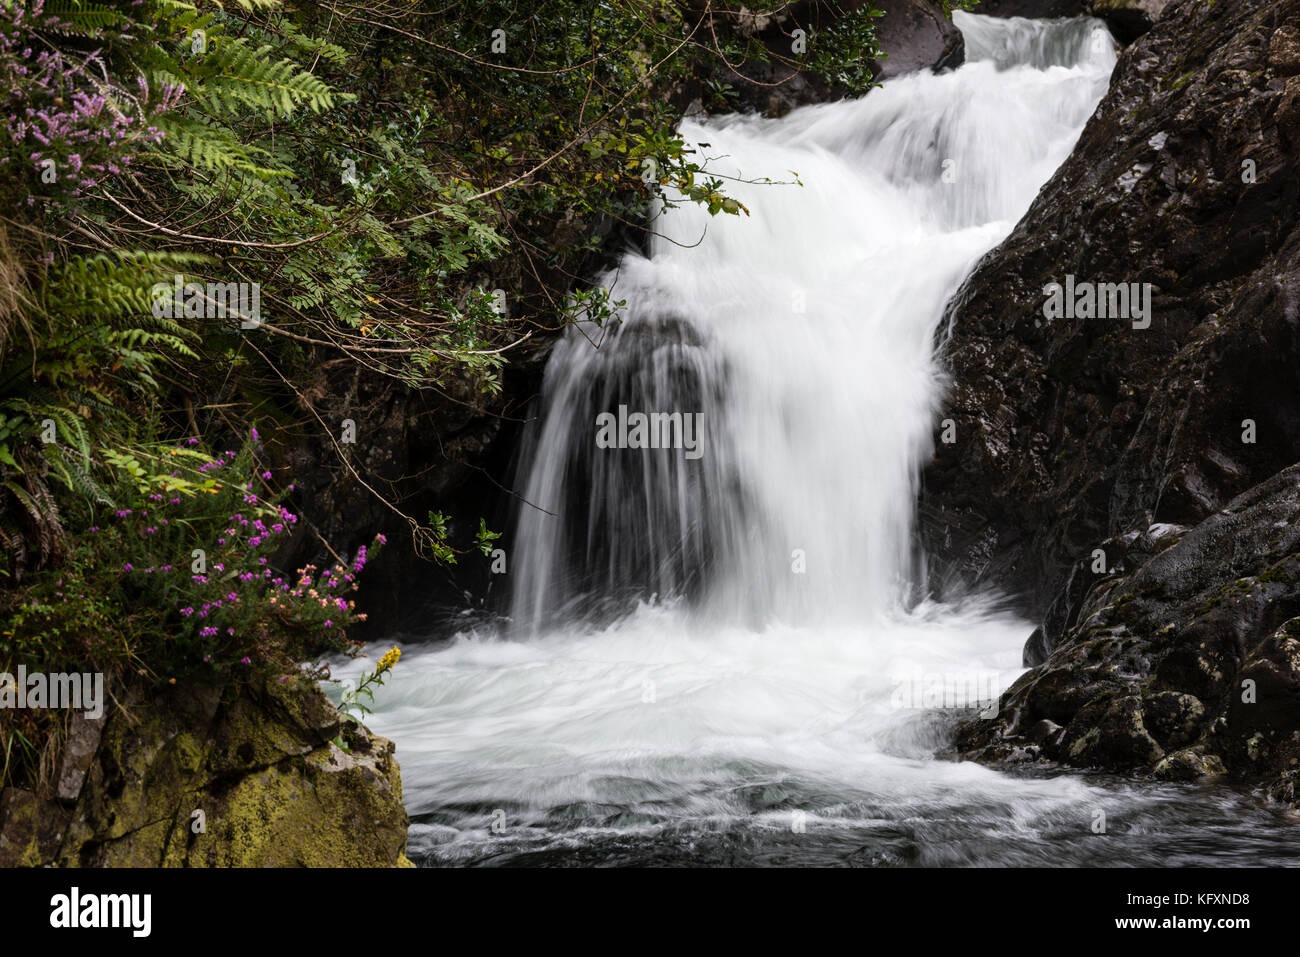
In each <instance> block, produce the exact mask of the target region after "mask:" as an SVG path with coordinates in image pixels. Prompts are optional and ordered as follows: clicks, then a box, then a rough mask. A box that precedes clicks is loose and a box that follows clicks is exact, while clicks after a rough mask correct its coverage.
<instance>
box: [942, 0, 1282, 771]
mask: <svg viewBox="0 0 1300 957" xmlns="http://www.w3.org/2000/svg"><path fill="white" fill-rule="evenodd" d="M1098 5H1099V4H1097V3H1094V4H1093V6H1094V7H1097V6H1098ZM1111 6H1115V4H1111ZM1131 6H1135V7H1136V6H1145V7H1147V8H1148V13H1149V14H1150V15H1151V19H1153V20H1154V25H1153V26H1152V27H1151V29H1150V30H1149V32H1147V33H1145V34H1144V35H1142V36H1141V37H1140V38H1139V39H1137V40H1136V41H1135V42H1134V43H1133V44H1132V45H1131V46H1129V47H1127V48H1126V49H1125V50H1124V51H1123V53H1122V55H1121V57H1120V61H1119V64H1118V66H1117V68H1116V71H1115V74H1114V77H1113V80H1112V84H1111V89H1110V92H1109V93H1108V95H1107V97H1106V98H1105V100H1104V101H1103V102H1102V104H1101V105H1100V106H1099V108H1098V110H1097V112H1096V114H1095V116H1094V117H1093V119H1092V121H1091V122H1090V123H1089V125H1088V127H1087V128H1086V129H1085V131H1084V133H1083V135H1082V137H1081V138H1080V141H1079V143H1078V145H1077V147H1076V149H1075V150H1074V152H1073V154H1072V156H1071V157H1070V159H1069V160H1068V161H1067V162H1066V163H1065V165H1064V166H1063V167H1062V168H1061V170H1060V171H1059V172H1058V173H1057V175H1056V176H1055V177H1054V178H1053V179H1052V181H1051V182H1050V183H1048V185H1047V186H1045V187H1044V188H1043V190H1042V191H1041V192H1040V194H1039V196H1038V198H1037V200H1036V201H1035V203H1034V204H1033V206H1032V208H1031V209H1030V211H1029V212H1028V213H1027V214H1026V216H1025V217H1024V219H1023V220H1022V221H1021V223H1020V224H1019V225H1018V226H1017V227H1016V229H1015V231H1014V232H1013V233H1012V235H1011V236H1010V238H1009V239H1008V240H1007V242H1006V243H1005V244H1003V245H1002V246H1001V247H1000V248H999V249H997V250H995V251H994V252H993V253H991V254H990V255H989V256H988V257H987V258H986V259H985V261H984V262H983V263H981V265H980V267H979V268H978V269H977V271H976V273H975V274H974V275H973V276H972V277H971V279H970V281H969V282H968V283H967V284H966V285H965V287H964V288H963V290H962V291H961V292H960V293H959V295H958V296H957V297H956V299H955V300H954V303H953V306H952V309H953V313H952V316H951V318H952V321H953V325H952V338H951V341H950V342H949V343H948V346H947V354H948V357H949V362H950V366H951V369H952V375H953V388H952V390H951V394H950V396H949V399H948V408H947V411H946V412H945V413H944V416H945V417H948V418H951V419H953V420H954V421H955V423H956V426H957V435H958V440H957V442H956V443H954V444H950V445H943V444H939V445H938V446H937V447H938V453H937V456H936V459H935V461H934V463H933V464H932V466H931V467H930V468H929V469H928V471H927V473H926V475H925V492H924V497H923V509H922V515H923V521H924V523H925V535H926V538H927V544H928V547H929V549H930V551H931V553H932V554H934V555H936V556H938V557H939V559H940V561H939V564H940V568H941V571H940V574H939V575H938V581H939V583H940V587H941V588H942V589H957V588H960V587H965V586H969V585H971V584H973V583H981V582H982V583H992V584H995V585H997V586H999V587H1001V588H1003V589H1005V590H1008V591H1010V592H1012V593H1014V594H1016V595H1017V596H1018V599H1019V601H1020V605H1021V607H1022V608H1023V609H1024V610H1025V611H1026V612H1028V613H1031V614H1033V615H1036V616H1038V617H1039V620H1040V622H1041V627H1040V628H1039V630H1038V631H1036V632H1035V634H1034V635H1033V636H1032V638H1031V640H1030V642H1029V645H1028V646H1027V648H1026V658H1027V663H1029V664H1036V665H1038V667H1037V668H1036V669H1035V670H1034V671H1033V672H1031V673H1030V674H1029V675H1027V676H1026V678H1025V679H1023V680H1022V681H1021V682H1019V683H1018V684H1017V686H1016V687H1015V688H1013V689H1012V690H1011V691H1010V692H1008V694H1007V696H1006V698H1005V701H1004V708H1003V711H1002V714H1001V716H1000V717H999V718H997V719H995V720H994V721H991V722H981V723H979V724H977V725H975V726H971V727H968V729H967V732H966V734H965V735H964V736H963V739H962V747H963V748H964V749H965V750H966V751H967V753H969V754H971V755H975V756H980V757H986V758H1005V757H1007V756H1009V755H1012V754H1015V755H1018V756H1038V755H1042V756H1046V757H1052V758H1057V759H1060V760H1066V761H1069V762H1071V763H1078V764H1094V765H1102V766H1108V767H1156V766H1161V764H1162V762H1165V760H1166V759H1167V758H1168V759H1169V760H1170V761H1172V762H1173V764H1165V765H1164V769H1163V771H1162V773H1168V774H1174V773H1179V772H1176V771H1175V770H1173V769H1174V768H1175V767H1177V768H1184V767H1190V766H1192V765H1195V764H1196V761H1194V760H1193V758H1192V757H1189V755H1188V754H1183V753H1182V752H1183V751H1184V750H1186V749H1187V748H1192V749H1193V752H1192V753H1194V754H1196V755H1200V756H1201V757H1200V758H1198V759H1196V760H1197V761H1200V762H1201V764H1200V765H1199V766H1202V767H1210V768H1211V769H1213V768H1216V767H1218V766H1219V765H1220V764H1222V765H1223V766H1225V767H1226V768H1227V769H1228V770H1229V771H1232V772H1234V773H1237V774H1239V775H1241V776H1243V777H1252V776H1254V777H1258V776H1264V777H1270V778H1271V779H1272V780H1274V781H1275V783H1276V782H1279V781H1281V780H1282V778H1283V777H1285V776H1286V775H1290V774H1293V771H1291V770H1290V768H1291V767H1292V765H1293V764H1294V763H1295V757H1294V755H1295V753H1296V745H1297V744H1300V698H1298V697H1297V694H1300V659H1298V658H1297V656H1296V654H1295V650H1294V647H1293V646H1294V645H1295V638H1294V635H1295V633H1296V630H1297V628H1296V626H1297V623H1296V622H1295V621H1292V620H1291V619H1293V618H1294V617H1295V616H1296V615H1300V579H1298V578H1297V577H1296V574H1295V572H1296V567H1295V566H1296V563H1297V556H1296V543H1295V541H1294V539H1293V537H1292V535H1291V532H1292V526H1293V525H1294V523H1295V521H1296V518H1297V516H1296V514H1295V512H1294V509H1293V505H1294V502H1295V495H1296V487H1297V484H1298V483H1300V473H1297V471H1296V470H1295V469H1291V468H1289V466H1291V465H1293V464H1294V463H1296V462H1297V461H1300V385H1298V384H1297V379H1296V376H1295V368H1296V358H1297V355H1298V354H1300V353H1298V348H1300V341H1298V337H1300V309H1298V306H1300V233H1298V232H1297V220H1298V217H1297V213H1298V212H1300V209H1298V208H1297V206H1298V204H1300V188H1298V187H1297V181H1296V161H1295V156H1296V147H1297V145H1300V0H1272V2H1264V3H1253V4H1222V3H1217V4H1206V3H1201V2H1197V0H1170V2H1168V3H1164V4H1157V5H1152V4H1132V5H1131ZM1155 6H1159V7H1160V9H1159V10H1156V9H1155ZM1067 277H1073V279H1074V281H1077V282H1084V281H1087V282H1093V283H1137V284H1149V285H1150V289H1151V292H1152V303H1153V308H1152V319H1151V322H1150V326H1149V327H1148V328H1139V327H1137V326H1140V323H1138V322H1130V321H1125V320H1122V319H1115V318H1111V319H1098V318H1089V319H1064V318H1057V319H1050V320H1049V319H1047V318H1046V317H1045V315H1044V301H1045V299H1046V296H1045V294H1044V287H1045V286H1047V284H1049V283H1053V282H1055V283H1061V284H1065V283H1067V281H1068V280H1067ZM1264 672H1267V673H1268V675H1269V678H1268V679H1267V680H1262V679H1261V678H1260V675H1262V674H1263V673H1264ZM1252 682H1253V683H1252ZM1266 687H1267V689H1268V690H1267V691H1265V690H1264V689H1265V688H1266ZM1252 695H1253V696H1254V700H1253V701H1252V702H1251V703H1249V704H1248V703H1246V702H1245V701H1244V700H1243V696H1244V697H1251V696H1252ZM1169 696H1174V697H1169ZM1243 707H1244V708H1245V709H1246V710H1244V711H1243V710H1242V709H1243ZM1169 709H1173V710H1174V712H1176V714H1177V715H1178V717H1177V718H1176V719H1175V718H1168V720H1166V717H1167V714H1166V712H1168V711H1169ZM1162 716H1164V717H1162ZM1043 722H1046V723H1043ZM1173 755H1179V756H1178V757H1177V758H1174V757H1173ZM1207 755H1208V756H1209V757H1208V758H1207V757H1206V756H1207ZM1211 758H1212V760H1211ZM1206 762H1208V764H1207V763H1206ZM1277 786H1278V787H1279V788H1282V789H1283V790H1286V788H1287V787H1289V785H1286V786H1284V785H1282V784H1278V785H1277ZM1287 793H1290V792H1289V791H1287Z"/></svg>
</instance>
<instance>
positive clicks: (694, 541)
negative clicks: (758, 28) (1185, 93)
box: [370, 14, 1134, 863]
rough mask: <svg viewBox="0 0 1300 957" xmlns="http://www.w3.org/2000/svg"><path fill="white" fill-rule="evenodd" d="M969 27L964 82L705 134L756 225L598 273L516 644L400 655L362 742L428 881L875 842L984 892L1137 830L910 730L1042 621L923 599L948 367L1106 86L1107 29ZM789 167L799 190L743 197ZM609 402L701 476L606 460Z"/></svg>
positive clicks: (571, 358) (611, 454) (928, 78)
mask: <svg viewBox="0 0 1300 957" xmlns="http://www.w3.org/2000/svg"><path fill="white" fill-rule="evenodd" d="M957 19H958V22H959V25H960V27H961V28H962V30H963V32H964V33H965V35H966V39H967V49H968V56H969V57H970V58H971V59H972V60H973V61H975V62H970V63H968V64H967V65H965V66H963V67H962V68H961V69H959V70H957V71H955V72H952V73H948V74H945V75H942V76H932V75H917V76H912V77H906V78H902V79H899V80H895V81H893V82H891V83H889V84H888V85H886V86H885V87H884V88H883V89H880V90H877V91H874V92H872V93H871V94H870V95H868V96H867V97H865V98H863V99H861V100H858V101H853V102H844V103H836V104H828V105H822V106H815V107H811V108H806V109H802V110H798V111H795V112H794V113H792V114H790V115H789V116H787V117H786V118H784V119H781V120H777V121H768V120H761V119H754V118H736V117H732V118H722V119H711V120H707V121H705V122H702V123H700V122H687V123H685V124H684V126H683V134H684V135H685V136H686V137H687V138H688V139H689V140H690V141H692V142H694V143H697V144H700V145H699V147H698V149H699V151H700V154H701V155H702V156H705V157H708V158H709V164H708V168H709V170H711V171H713V172H715V173H719V174H724V175H726V176H729V177H734V178H735V179H734V180H729V181H728V182H727V184H726V192H727V193H728V194H729V195H732V196H735V197H737V198H738V199H740V200H741V201H742V202H744V203H745V204H746V205H747V206H748V207H749V209H750V210H751V211H752V215H751V216H750V217H747V218H746V217H730V216H718V217H715V218H710V217H708V216H707V214H705V213H704V212H703V211H701V210H700V209H698V208H696V207H683V208H680V209H678V210H675V211H672V212H670V213H669V214H667V215H665V216H662V217H660V218H659V219H658V220H657V221H656V222H655V224H654V226H655V229H656V230H657V231H658V232H660V233H661V234H663V235H662V238H658V239H656V240H655V241H654V242H653V244H652V248H651V249H650V254H649V256H648V257H643V256H638V255H629V256H628V257H627V258H626V259H625V260H624V261H623V263H622V265H621V266H620V268H619V269H618V270H617V272H616V274H615V275H611V276H610V277H608V278H607V283H608V284H609V285H610V286H611V288H612V292H613V295H614V298H615V299H625V300H627V308H626V310H625V312H624V314H623V321H622V323H621V324H615V325H610V326H607V327H606V328H605V329H604V330H601V329H599V328H594V327H592V328H586V329H584V330H581V334H579V332H578V331H574V332H572V334H570V335H569V336H568V337H567V339H566V340H565V341H564V342H563V343H561V344H560V345H559V346H557V348H556V350H555V352H554V355H553V357H552V359H551V361H550V365H549V367H548V372H547V375H546V382H545V386H544V407H543V409H542V413H541V416H540V423H539V427H538V428H537V430H536V432H535V434H534V436H533V439H532V444H531V447H530V451H529V458H528V461H529V463H530V464H529V466H528V470H527V472H526V481H524V482H523V483H522V486H521V491H522V494H523V496H524V498H525V499H526V500H527V501H529V502H531V503H534V504H535V505H537V506H540V509H525V510H524V511H523V513H522V515H521V518H520V522H519V527H518V529H517V530H516V532H515V535H514V541H513V548H512V549H511V552H510V558H511V567H510V576H511V579H512V584H513V588H514V592H513V594H514V603H513V607H512V615H511V618H512V622H511V625H510V626H509V627H508V628H506V629H504V630H503V629H498V628H487V629H481V630H478V631H471V632H467V633H463V634H460V635H458V636H456V637H455V638H454V639H453V640H451V641H449V642H444V643H441V644H436V645H412V646H408V648H407V655H406V656H405V657H404V658H403V659H402V661H401V663H400V665H399V666H398V668H397V670H396V672H395V673H394V675H393V677H392V679H391V681H390V683H389V685H388V686H387V687H386V688H385V689H383V691H381V692H380V694H379V702H378V703H379V713H378V714H376V715H375V716H374V718H373V720H372V721H371V722H370V723H371V725H372V727H374V728H375V730H377V731H378V732H379V733H381V734H384V735H386V736H388V737H390V738H393V739H394V740H395V741H397V742H398V745H399V759H400V760H401V764H402V773H403V779H404V782H405V788H406V799H407V806H408V809H409V811H410V813H411V815H412V817H413V818H414V819H415V820H416V822H417V823H416V824H415V825H414V826H413V829H412V853H413V854H414V855H419V856H423V857H424V858H425V859H429V860H440V861H449V862H455V861H482V860H494V859H499V858H501V859H511V858H513V857H515V856H518V855H521V854H527V853H528V852H539V853H542V854H551V855H559V859H561V860H564V861H567V862H572V861H580V860H586V859H591V860H602V861H603V860H661V859H663V860H674V859H685V860H705V861H710V862H727V861H735V860H742V861H743V860H767V859H778V860H780V859H788V860H816V859H817V854H816V851H815V850H813V849H814V848H817V847H831V846H835V847H840V848H841V852H837V853H838V856H837V857H835V859H844V858H845V857H846V856H847V857H850V858H851V857H852V855H853V854H854V853H857V851H854V850H853V849H854V848H855V847H858V846H859V845H861V846H863V847H867V848H874V850H869V851H868V852H867V853H866V857H865V858H864V859H865V860H868V861H877V862H884V863H891V862H894V863H896V862H906V861H916V860H920V861H923V862H930V863H940V862H970V861H981V860H985V859H986V858H987V852H986V851H984V850H981V846H982V843H981V842H986V841H991V840H994V839H997V840H999V841H1001V842H1002V846H1003V848H1004V851H1003V853H1002V854H1001V859H1006V853H1005V848H1006V847H1008V846H1016V845H1018V844H1025V845H1028V844H1033V843H1034V842H1038V843H1039V846H1040V847H1043V848H1045V847H1046V846H1047V845H1046V844H1044V843H1043V842H1044V841H1045V840H1046V839H1047V836H1049V835H1052V834H1063V835H1065V840H1067V842H1068V841H1075V840H1077V838H1078V836H1079V835H1081V834H1086V833H1088V828H1089V825H1090V823H1091V821H1092V819H1093V814H1094V812H1095V811H1096V810H1097V809H1110V812H1111V813H1112V815H1115V814H1119V813H1120V807H1121V806H1122V807H1123V808H1125V809H1126V810H1127V812H1128V813H1129V815H1130V817H1131V816H1132V815H1133V814H1134V811H1133V808H1134V802H1133V799H1132V798H1131V797H1124V798H1121V797H1120V796H1117V795H1116V794H1115V793H1114V792H1113V791H1109V790H1108V791H1103V790H1100V789H1099V788H1097V787H1095V786H1093V785H1091V784H1088V783H1085V782H1084V781H1083V780H1082V779H1080V778H1078V777H1057V778H1052V779H1027V778H1023V777H1016V778H1013V777H1008V776H1005V775H1001V774H998V773H995V772H993V771H990V770H987V769H985V768H982V767H979V766H976V765H973V764H958V763H952V762H948V761H942V760H935V759H934V757H933V755H934V751H935V748H936V747H937V746H939V745H940V744H942V743H943V738H944V733H945V731H946V730H947V728H948V727H949V726H950V724H951V721H950V720H949V719H948V717H946V716H944V715H937V714H936V713H935V712H934V711H925V710H920V709H919V708H915V707H911V708H909V707H899V704H900V700H899V695H898V691H899V688H900V685H899V680H900V679H903V678H911V677H913V676H915V675H917V674H921V675H925V676H935V675H943V676H947V677H948V678H950V679H951V678H952V677H953V676H959V677H960V676H970V675H979V676H982V677H988V676H996V678H995V680H996V681H997V682H998V685H999V687H1002V686H1005V684H1006V683H1008V682H1009V681H1010V680H1012V679H1013V678H1014V677H1015V676H1016V675H1017V674H1018V673H1019V670H1020V668H1019V665H1020V655H1021V647H1022V645H1023V643H1024V640H1025V638H1026V636H1027V634H1028V631H1029V630H1030V627H1029V625H1028V624H1026V623H1024V622H1022V621H1018V620H1016V619H1014V618H1011V617H1009V616H1006V615H1003V614H999V613H997V612H996V610H995V609H994V608H993V606H992V605H991V604H990V603H988V602H980V601H976V600H971V601H968V602H967V603H965V604H963V605H962V606H960V607H958V606H951V605H937V604H934V603H932V602H929V601H919V602H918V600H917V599H918V597H919V596H923V594H924V579H923V577H922V575H921V574H920V571H919V569H920V568H921V564H922V563H921V562H919V561H918V556H917V555H916V554H915V549H914V538H913V528H912V522H913V509H914V502H915V496H916V481H917V474H918V470H919V468H920V467H921V465H922V464H923V463H924V461H925V459H926V457H927V456H928V455H929V454H930V452H931V442H932V435H933V434H934V430H935V419H936V412H937V410H938V408H939V403H940V400H941V396H942V390H943V387H944V380H943V375H942V370H941V369H940V368H939V366H938V365H937V364H936V360H935V355H934V343H935V340H936V336H937V333H939V332H940V330H939V328H938V327H939V324H940V323H941V320H942V316H943V311H944V306H945V304H946V302H947V300H948V298H949V297H950V296H951V295H952V293H953V292H954V291H955V290H956V288H957V286H958V285H959V284H960V282H961V281H962V279H963V278H964V277H965V276H966V275H967V274H968V272H969V270H970V269H971V268H972V266H973V264H974V263H975V262H976V261H977V260H978V258H979V257H980V256H981V255H982V254H983V253H985V252H986V251H988V250H989V249H991V248H992V247H993V246H995V245H996V244H997V243H998V242H999V241H1000V240H1001V239H1002V238H1003V237H1005V236H1006V235H1007V233H1008V232H1009V231H1010V229H1011V228H1012V227H1013V225H1014V224H1015V222H1016V221H1017V220H1018V218H1019V217H1020V216H1021V215H1022V214H1023V213H1024V212H1025V210H1026V209H1027V208H1028V206H1029V204H1030V202H1031V201H1032V199H1033V197H1034V195H1035V194H1036V192H1037V190H1038V189H1039V187H1040V186H1041V185H1042V183H1043V182H1045V181H1046V180H1047V178H1048V177H1049V176H1050V175H1051V174H1052V172H1053V171H1054V170H1055V169H1056V168H1057V167H1058V166H1059V164H1060V163H1061V162H1062V161H1063V160H1064V158H1065V157H1066V156H1067V154H1068V153H1069V151H1070V149H1071V147H1072V146H1073V144H1074V142H1075V141H1076V139H1077V137H1078V135H1079V133H1080V131H1081V130H1082V128H1083V125H1084V123H1085V122H1086V120H1087V118H1088V116H1089V115H1090V114H1091V113H1092V111H1093V109H1094V108H1095V106H1096V104H1097V102H1098V101H1099V99H1100V98H1101V96H1102V95H1103V93H1104V92H1105V89H1106V84H1107V81H1108V77H1109V74H1110V71H1111V68H1112V67H1113V65H1114V62H1115V56H1114V52H1113V46H1112V44H1111V41H1110V38H1109V35H1108V34H1107V33H1106V32H1105V29H1104V27H1102V26H1101V25H1100V23H1098V22H1096V21H1083V20H1079V21H1074V22H1072V23H1069V24H1067V25H1054V26H1053V25H1046V24H1041V23H1031V22H1029V21H1024V20H1016V21H998V20H991V19H986V18H981V17H973V16H969V15H961V14H958V15H957ZM703 144H709V145H707V146H705V145H703ZM945 160H951V161H952V162H951V163H950V164H949V165H948V167H947V169H949V170H951V174H952V176H951V178H952V179H953V181H952V182H945V180H944V176H943V173H944V170H945V164H944V161H945ZM791 171H795V172H797V174H798V179H799V180H800V181H801V182H802V184H803V185H802V186H799V185H750V184H747V183H745V182H739V181H736V180H756V179H761V178H765V177H766V178H770V179H771V180H775V181H790V180H792V179H794V176H793V175H792V173H791ZM673 240H675V241H676V243H680V244H684V245H676V244H674V242H673ZM686 246H689V248H686ZM593 341H594V342H596V343H598V344H599V348H595V347H593V344H592V342H593ZM620 403H622V404H626V405H628V406H629V409H630V410H632V411H638V410H640V411H647V412H648V411H669V412H672V411H678V412H695V411H699V412H702V413H703V418H704V423H705V437H704V442H705V445H704V455H703V457H702V458H700V459H699V460H696V461H692V460H687V459H686V458H685V457H684V456H683V454H682V453H681V452H680V451H644V450H631V451H620V450H604V449H597V448H595V442H594V439H595V416H596V413H597V412H600V411H613V410H615V409H616V408H617V406H618V405H619V404H620ZM542 509H544V510H545V511H543V510H542ZM795 550H799V551H800V552H801V553H802V555H803V558H804V561H806V571H804V572H803V573H796V571H795V570H794V568H793V567H792V563H794V562H796V561H797V556H796V555H795V554H794V553H795ZM904 703H905V702H904ZM796 811H798V812H800V813H801V814H804V815H806V818H804V819H803V820H802V821H799V823H801V824H803V825H804V826H806V831H800V830H799V829H798V827H795V824H796V822H797V821H798V818H797V816H796V815H795V812H796ZM494 821H496V822H498V825H497V829H496V830H494V829H493V822H494ZM819 835H820V837H819ZM1007 839H1011V840H1012V841H1013V842H1014V843H1013V844H1012V845H1007V844H1006V843H1005V842H1006V840H1007ZM759 845H761V846H762V847H763V848H766V850H761V849H755V848H756V847H757V846H759ZM774 847H775V848H777V849H778V850H777V851H775V852H774V851H773V850H772V848H774ZM630 848H639V850H629V849H630ZM859 849H861V848H859ZM584 854H585V855H588V856H587V857H584ZM664 855H666V856H664ZM782 855H784V857H783V856H782ZM1027 859H1029V860H1038V861H1039V862H1041V863H1051V862H1053V861H1055V860H1057V859H1058V857H1057V852H1056V851H1051V850H1041V851H1040V852H1039V853H1038V856H1037V857H1035V856H1034V855H1033V854H1030V856H1029V857H1028V858H1027Z"/></svg>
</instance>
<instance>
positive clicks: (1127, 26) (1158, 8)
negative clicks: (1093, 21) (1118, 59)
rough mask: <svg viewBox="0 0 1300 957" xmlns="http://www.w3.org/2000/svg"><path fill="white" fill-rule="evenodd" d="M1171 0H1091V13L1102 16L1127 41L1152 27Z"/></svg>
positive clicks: (1116, 33) (1117, 34) (1121, 38)
mask: <svg viewBox="0 0 1300 957" xmlns="http://www.w3.org/2000/svg"><path fill="white" fill-rule="evenodd" d="M1170 3H1171V0H1090V2H1089V4H1088V7H1089V11H1088V12H1089V13H1091V14H1093V15H1094V16H1098V17H1102V18H1104V19H1105V20H1106V22H1107V23H1109V24H1110V28H1111V29H1112V30H1114V31H1115V36H1117V37H1119V39H1120V40H1121V41H1123V42H1125V43H1129V42H1131V41H1132V40H1135V39H1137V38H1138V37H1140V36H1141V35H1142V34H1144V33H1146V32H1147V31H1148V30H1150V29H1151V27H1152V25H1153V24H1155V22H1156V21H1157V20H1159V19H1160V16H1161V15H1162V14H1163V13H1164V12H1165V8H1166V7H1168V6H1170Z"/></svg>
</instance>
